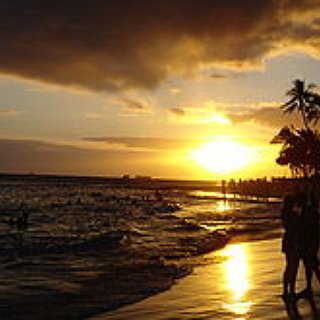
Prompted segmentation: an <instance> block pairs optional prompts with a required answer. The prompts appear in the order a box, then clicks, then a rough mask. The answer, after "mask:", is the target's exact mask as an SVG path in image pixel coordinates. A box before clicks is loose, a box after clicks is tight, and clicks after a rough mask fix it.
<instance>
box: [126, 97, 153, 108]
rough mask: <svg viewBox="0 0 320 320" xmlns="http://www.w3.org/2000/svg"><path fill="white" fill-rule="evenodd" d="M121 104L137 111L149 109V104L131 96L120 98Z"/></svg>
mask: <svg viewBox="0 0 320 320" xmlns="http://www.w3.org/2000/svg"><path fill="white" fill-rule="evenodd" d="M120 104H122V105H123V106H124V107H125V108H127V109H131V110H136V111H146V110H147V109H149V106H148V105H147V104H145V103H143V102H141V101H138V100H134V99H129V98H122V99H121V100H120Z"/></svg>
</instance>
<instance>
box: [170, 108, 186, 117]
mask: <svg viewBox="0 0 320 320" xmlns="http://www.w3.org/2000/svg"><path fill="white" fill-rule="evenodd" d="M168 111H169V112H171V113H172V114H174V115H175V116H178V117H183V116H184V115H185V114H186V111H185V110H184V109H182V108H170V109H168Z"/></svg>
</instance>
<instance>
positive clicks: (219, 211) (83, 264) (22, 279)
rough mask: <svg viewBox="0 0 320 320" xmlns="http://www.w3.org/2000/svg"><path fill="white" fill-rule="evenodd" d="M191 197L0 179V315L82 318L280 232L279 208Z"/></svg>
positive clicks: (146, 188) (186, 192)
mask: <svg viewBox="0 0 320 320" xmlns="http://www.w3.org/2000/svg"><path fill="white" fill-rule="evenodd" d="M196 191H197V192H198V193H197V192H195V190H190V188H188V189H184V188H180V189H179V187H176V188H173V187H172V186H171V187H170V188H163V189H160V190H159V189H155V188H154V187H153V186H152V185H150V184H147V183H146V184H143V183H142V184H140V185H138V186H134V187H133V186H132V185H127V183H126V182H125V181H124V182H123V183H113V182H112V181H107V180H106V181H100V180H99V181H98V182H97V181H94V182H93V181H92V180H90V179H85V178H83V179H79V180H74V179H70V180H68V179H61V180H59V179H37V178H34V179H25V178H23V177H21V178H15V179H5V178H2V179H1V181H0V253H1V255H0V268H1V272H0V314H1V315H2V316H4V317H11V318H12V319H14V318H16V319H21V318H25V319H29V318H30V319H34V318H38V319H41V318H43V319H51V318H52V319H56V318H59V317H67V318H68V319H72V318H74V319H79V318H86V317H87V316H91V315H94V314H95V313H98V312H101V311H104V310H109V309H113V308H116V307H119V306H121V305H123V304H127V303H130V302H134V301H138V300H140V299H142V298H144V297H147V296H149V295H152V294H154V293H156V292H159V291H163V290H165V289H167V288H169V287H170V286H171V285H172V284H173V283H174V281H175V280H176V279H177V278H179V277H181V276H184V275H186V274H188V273H190V272H191V270H192V267H193V265H195V264H197V263H202V262H203V261H202V260H201V254H202V253H206V252H210V251H212V250H214V249H217V248H221V247H222V246H224V245H225V244H226V243H227V241H229V240H230V239H233V238H234V236H239V235H240V236H246V237H253V238H263V237H266V236H270V234H271V233H272V232H274V231H275V230H278V229H279V227H280V221H279V210H280V207H279V206H280V205H279V203H276V202H269V203H260V202H244V201H238V200H237V199H232V198H231V199H229V198H226V199H224V198H223V197H221V195H220V196H218V197H217V196H216V194H214V195H213V194H211V195H210V194H209V195H206V196H204V195H203V194H202V193H201V192H200V193H199V191H201V190H196ZM22 216H25V217H27V222H26V223H25V224H23V225H21V224H19V219H21V217H22Z"/></svg>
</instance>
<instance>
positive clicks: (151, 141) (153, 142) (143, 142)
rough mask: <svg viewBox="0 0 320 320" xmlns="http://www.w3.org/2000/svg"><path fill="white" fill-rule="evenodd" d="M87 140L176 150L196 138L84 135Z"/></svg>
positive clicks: (128, 146)
mask: <svg viewBox="0 0 320 320" xmlns="http://www.w3.org/2000/svg"><path fill="white" fill-rule="evenodd" d="M83 140H84V141H87V142H101V143H107V144H115V145H123V146H125V147H127V148H129V149H130V148H133V149H134V148H142V150H143V149H146V150H149V151H151V150H153V151H156V150H158V151H159V150H170V149H173V150H176V149H180V148H183V147H185V146H190V145H191V144H194V143H196V140H187V139H166V138H138V137H134V138H131V137H130V138H129V137H127V138H126V137H123V138H111V137H84V138H83Z"/></svg>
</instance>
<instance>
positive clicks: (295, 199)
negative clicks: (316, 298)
mask: <svg viewBox="0 0 320 320" xmlns="http://www.w3.org/2000/svg"><path fill="white" fill-rule="evenodd" d="M319 186H320V178H319V176H314V177H312V178H310V179H309V180H308V181H307V182H306V185H305V186H304V190H301V191H298V192H296V193H295V194H290V195H287V196H286V197H285V198H284V203H283V209H282V212H281V219H282V224H283V227H284V230H285V232H284V235H283V240H282V252H284V254H285V257H286V266H285V270H284V274H283V297H284V298H287V299H289V300H291V301H293V302H295V301H297V300H299V299H300V298H311V297H312V278H313V275H315V276H316V278H317V280H318V282H319V284H320V269H319V260H318V248H319V213H318V209H319V191H320V188H319ZM300 261H302V262H303V265H304V269H305V277H306V287H305V289H304V290H302V291H301V292H299V293H296V278H297V272H298V268H299V263H300Z"/></svg>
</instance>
